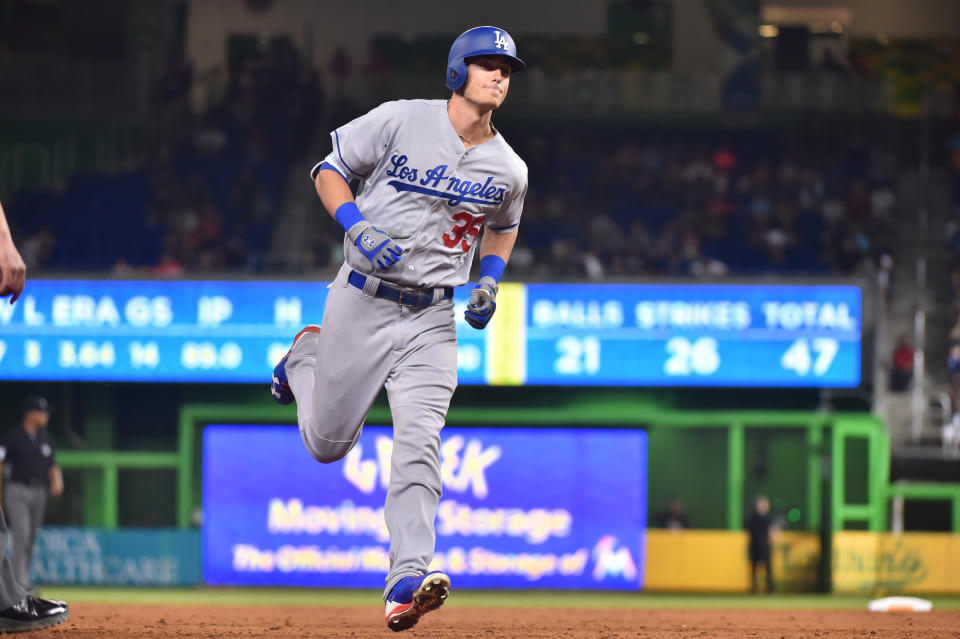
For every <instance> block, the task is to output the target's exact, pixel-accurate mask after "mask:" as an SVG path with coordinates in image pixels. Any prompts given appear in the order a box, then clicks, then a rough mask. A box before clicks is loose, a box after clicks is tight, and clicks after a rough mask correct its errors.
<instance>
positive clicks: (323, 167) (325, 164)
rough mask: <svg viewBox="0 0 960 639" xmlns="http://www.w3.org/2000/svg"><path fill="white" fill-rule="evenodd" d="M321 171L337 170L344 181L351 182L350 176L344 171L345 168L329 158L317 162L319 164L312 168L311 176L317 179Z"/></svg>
mask: <svg viewBox="0 0 960 639" xmlns="http://www.w3.org/2000/svg"><path fill="white" fill-rule="evenodd" d="M320 171H336V173H337V175H339V176H340V177H342V178H343V181H344V182H347V183H349V182H350V178H348V177H347V174H346V173H345V172H344V170H343V169H341V168H340V167H339V166H337V165H336V164H334V163H332V162H331V161H330V160H329V159H327V160H321V161H320V162H317V165H316V166H314V167H313V168H312V169H310V178H311V179H313V180H316V179H317V176H318V175H319V174H320Z"/></svg>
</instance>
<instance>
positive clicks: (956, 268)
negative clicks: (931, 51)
mask: <svg viewBox="0 0 960 639" xmlns="http://www.w3.org/2000/svg"><path fill="white" fill-rule="evenodd" d="M957 125H958V126H957V132H956V134H955V135H954V136H953V138H952V139H951V141H950V146H951V155H950V165H951V166H950V169H951V173H952V177H953V219H952V220H951V222H950V228H949V233H948V236H949V242H950V252H951V254H952V257H953V260H952V265H951V272H950V283H951V287H952V291H951V298H950V299H951V310H950V313H951V314H952V318H953V327H952V328H951V329H950V342H949V343H950V345H949V350H948V352H947V357H946V365H947V382H948V386H949V393H950V396H951V398H952V400H953V412H954V421H955V422H956V425H957V428H958V429H960V417H958V416H960V111H958V112H957Z"/></svg>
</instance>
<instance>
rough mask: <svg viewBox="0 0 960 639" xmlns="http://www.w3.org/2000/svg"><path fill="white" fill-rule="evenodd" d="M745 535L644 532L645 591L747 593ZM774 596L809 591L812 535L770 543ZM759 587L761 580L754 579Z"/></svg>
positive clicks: (816, 554) (815, 554)
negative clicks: (771, 545)
mask: <svg viewBox="0 0 960 639" xmlns="http://www.w3.org/2000/svg"><path fill="white" fill-rule="evenodd" d="M747 541H748V538H747V533H746V532H743V531H730V530H655V529H650V530H647V552H646V576H645V581H644V588H645V589H646V590H667V591H684V590H690V591H700V592H703V591H708V592H747V591H749V590H750V561H749V560H748V558H747ZM772 558H773V576H774V582H775V583H776V584H777V590H778V591H798V590H813V589H814V588H815V587H816V584H817V570H818V567H819V563H820V537H819V535H817V534H816V533H806V532H782V533H780V534H779V535H778V536H777V537H776V540H775V541H774V544H773V551H772ZM758 579H759V584H760V587H761V588H762V587H764V586H765V583H764V575H763V574H762V571H761V573H760V574H758Z"/></svg>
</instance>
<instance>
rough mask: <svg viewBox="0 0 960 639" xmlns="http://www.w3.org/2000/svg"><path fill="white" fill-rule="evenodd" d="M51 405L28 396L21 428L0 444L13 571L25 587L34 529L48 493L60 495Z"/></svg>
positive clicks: (60, 480) (28, 581) (39, 523)
mask: <svg viewBox="0 0 960 639" xmlns="http://www.w3.org/2000/svg"><path fill="white" fill-rule="evenodd" d="M49 422H50V405H49V404H48V403H47V400H46V399H44V398H43V397H40V396H37V395H34V396H31V397H28V398H27V400H26V402H24V405H23V427H22V428H18V429H15V430H12V431H10V432H9V433H7V436H6V437H5V438H4V439H3V445H2V446H0V468H2V469H3V471H4V472H3V475H4V478H5V479H6V480H7V482H6V483H7V490H6V493H5V494H4V506H5V510H6V512H7V517H8V518H9V519H10V526H11V527H12V528H13V572H14V575H15V576H16V578H17V581H19V582H20V585H22V586H23V587H24V588H26V589H27V590H28V591H30V590H32V586H31V584H30V560H31V559H32V557H33V545H34V542H35V541H36V539H37V531H38V530H40V526H41V525H43V514H44V512H45V511H46V508H47V492H48V491H49V493H50V495H51V496H52V497H59V496H60V495H61V494H63V474H62V473H61V472H60V467H59V466H57V460H56V457H55V456H54V454H53V447H52V446H51V445H50V435H49V434H48V433H47V424H48V423H49Z"/></svg>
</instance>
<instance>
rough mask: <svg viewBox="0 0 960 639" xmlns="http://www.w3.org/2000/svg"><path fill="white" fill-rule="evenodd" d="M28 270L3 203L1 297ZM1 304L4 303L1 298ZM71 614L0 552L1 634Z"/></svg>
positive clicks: (19, 287) (0, 526)
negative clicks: (38, 593)
mask: <svg viewBox="0 0 960 639" xmlns="http://www.w3.org/2000/svg"><path fill="white" fill-rule="evenodd" d="M26 273H27V269H26V267H25V266H24V264H23V259H22V258H21V257H20V253H18V252H17V247H16V246H14V245H13V237H12V235H11V234H10V227H9V226H8V225H7V218H6V216H5V215H4V213H3V207H2V206H0V298H3V297H6V296H8V295H9V296H10V303H11V304H13V303H14V302H15V301H17V298H18V297H19V296H20V293H22V292H23V286H24V282H25V281H26ZM0 303H3V302H2V301H0ZM6 547H7V526H6V523H5V519H4V516H3V511H2V510H0V549H3V548H6ZM69 616H70V608H69V606H67V604H66V602H64V601H59V600H57V599H41V598H39V597H34V596H33V595H30V594H27V592H26V591H25V590H24V589H23V586H21V585H20V584H18V583H17V580H16V577H15V576H14V574H13V564H11V563H10V559H9V558H8V557H7V554H6V553H5V552H0V633H3V632H24V631H28V630H37V629H38V628H48V627H50V626H56V625H57V624H60V623H63V622H64V621H66V620H67V617H69Z"/></svg>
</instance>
